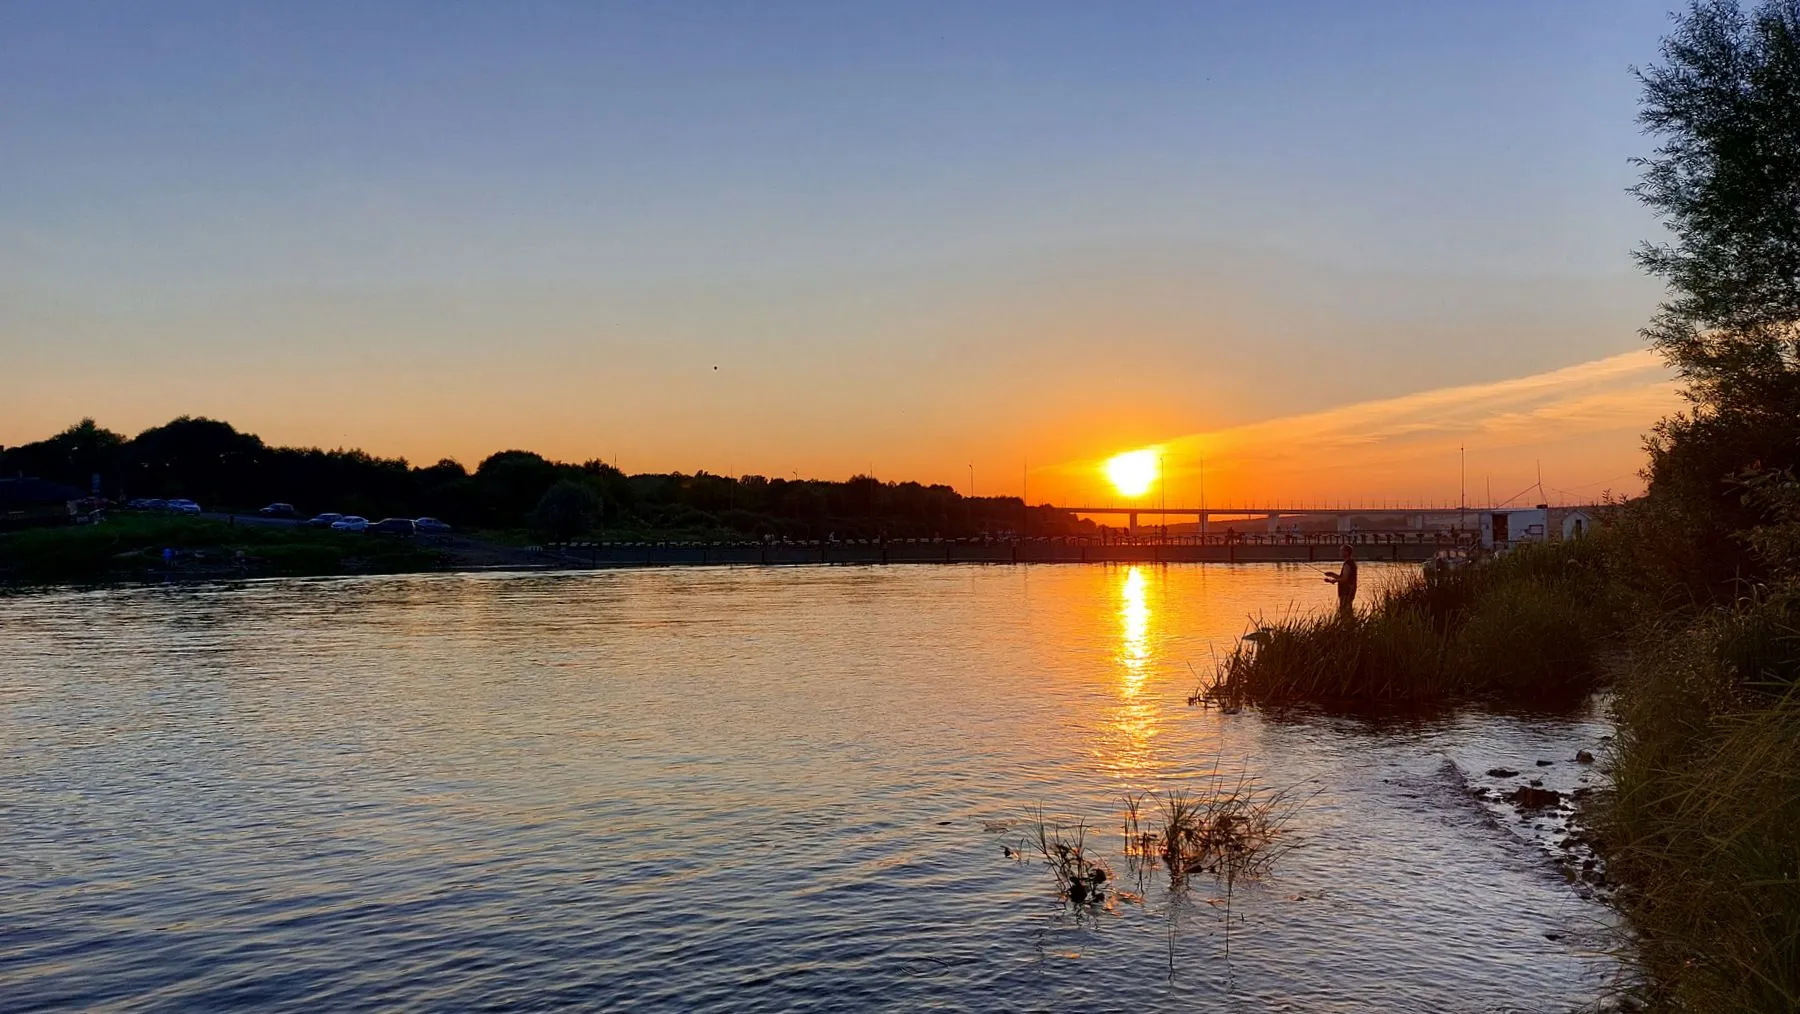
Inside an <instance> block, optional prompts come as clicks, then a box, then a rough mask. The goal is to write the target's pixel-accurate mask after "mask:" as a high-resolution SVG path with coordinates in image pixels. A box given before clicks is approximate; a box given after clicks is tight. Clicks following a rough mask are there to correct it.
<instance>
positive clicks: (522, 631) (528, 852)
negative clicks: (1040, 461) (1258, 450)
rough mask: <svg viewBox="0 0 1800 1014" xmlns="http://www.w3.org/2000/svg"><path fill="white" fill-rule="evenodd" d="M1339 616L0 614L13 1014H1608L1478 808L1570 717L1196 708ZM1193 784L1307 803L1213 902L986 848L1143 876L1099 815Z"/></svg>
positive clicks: (1159, 581)
mask: <svg viewBox="0 0 1800 1014" xmlns="http://www.w3.org/2000/svg"><path fill="white" fill-rule="evenodd" d="M1364 573H1365V577H1364V585H1365V588H1367V587H1372V586H1373V585H1375V584H1376V583H1378V582H1379V581H1380V580H1382V578H1383V573H1384V572H1383V568H1382V566H1380V565H1373V564H1371V565H1367V566H1366V567H1365V572H1364ZM1331 595H1332V589H1331V588H1330V587H1329V586H1327V585H1325V584H1324V583H1323V582H1321V581H1320V579H1319V575H1318V574H1317V573H1315V572H1314V571H1313V570H1311V569H1308V568H1306V567H1302V566H1287V565H1270V564H1260V565H1238V566H1231V565H1171V566H1166V567H1160V568H1159V567H1152V566H1129V567H1127V566H1100V565H1088V566H1081V565H1071V566H1041V567H1019V566H998V567H993V566H935V567H797V568H786V569H777V568H764V569H759V568H743V569H706V568H692V569H661V570H636V571H601V572H582V573H564V574H482V575H430V576H396V577H365V578H331V579H319V580H271V581H252V582H243V583H234V584H229V585H204V586H180V585H173V586H160V587H129V588H115V589H105V590H91V591H58V592H45V593H34V594H27V595H15V596H12V597H6V598H0V1009H5V1010H8V1011H12V1012H20V1011H35V1010H53V1009H81V1010H134V1011H135V1010H200V1009H205V1010H220V1009H256V1010H443V1011H464V1010H482V1009H502V1008H504V1009H540V1008H546V1007H572V1008H577V1009H582V1008H585V1009H636V1010H657V1011H661V1010H667V1011H677V1010H680V1011H686V1010H719V1011H725V1010H730V1011H761V1010H769V1011H773V1010H838V1009H844V1010H849V1009H890V1010H916V1009H920V1008H943V1009H956V1010H1026V1009H1046V1010H1048V1009H1055V1010H1077V1009H1082V1010H1103V1009H1104V1010H1160V1009H1181V1010H1201V1011H1226V1010H1244V1011H1253V1010H1254V1011H1261V1010H1282V1011H1286V1010H1292V1011H1363V1010H1384V1011H1385V1010H1407V1011H1498V1010H1544V1011H1566V1010H1571V1009H1574V1008H1576V1007H1577V1006H1579V1005H1581V1004H1582V1003H1584V1002H1589V1001H1592V1000H1593V998H1594V997H1595V996H1596V995H1597V994H1598V993H1599V992H1600V991H1601V990H1602V989H1603V988H1604V986H1605V984H1606V983H1607V982H1608V981H1609V979H1610V977H1612V976H1613V975H1614V974H1616V968H1615V965H1614V963H1613V962H1612V960H1611V959H1610V958H1608V957H1607V956H1606V954H1605V948H1606V946H1607V942H1608V937H1607V934H1606V927H1607V925H1608V924H1609V916H1608V911H1607V909H1606V908H1604V906H1602V905H1600V904H1599V903H1597V902H1594V901H1592V900H1589V899H1586V898H1584V897H1582V896H1581V895H1579V894H1578V893H1576V891H1575V890H1574V889H1573V888H1571V887H1570V886H1569V885H1568V884H1567V883H1565V881H1564V879H1563V877H1562V876H1561V875H1560V874H1559V873H1558V871H1557V869H1556V868H1555V866H1554V865H1553V864H1551V863H1550V862H1549V861H1548V860H1547V859H1546V858H1545V855H1544V852H1543V850H1542V849H1541V848H1540V847H1539V843H1538V841H1536V840H1534V838H1533V832H1532V827H1533V825H1531V824H1530V823H1529V822H1524V823H1521V822H1519V821H1516V820H1514V819H1511V818H1510V816H1509V815H1508V814H1507V813H1505V812H1504V811H1502V810H1496V809H1494V808H1493V807H1491V806H1488V805H1486V804H1483V803H1481V802H1478V801H1475V800H1472V799H1471V798H1470V797H1469V794H1468V793H1467V792H1466V791H1465V788H1464V777H1465V775H1466V776H1469V777H1473V778H1476V779H1479V777H1480V773H1481V772H1483V771H1484V770H1485V769H1487V768H1489V767H1491V766H1495V765H1507V766H1512V767H1521V766H1523V767H1525V768H1530V767H1531V766H1532V765H1533V763H1534V762H1535V761H1536V760H1537V759H1549V760H1553V761H1554V762H1555V763H1554V764H1553V765H1551V766H1549V767H1546V768H1544V769H1543V771H1544V773H1545V776H1546V777H1548V778H1551V779H1552V780H1553V781H1552V784H1557V783H1556V782H1555V781H1554V780H1555V779H1562V780H1563V781H1564V782H1565V783H1567V784H1566V785H1565V787H1568V786H1572V785H1573V784H1574V782H1575V781H1577V780H1580V781H1585V780H1586V779H1587V778H1588V774H1587V773H1586V772H1584V771H1579V770H1578V769H1577V767H1576V766H1575V765H1573V764H1571V763H1569V761H1568V758H1569V757H1570V755H1572V753H1573V751H1574V750H1575V749H1576V748H1577V747H1578V746H1585V747H1588V748H1594V749H1597V748H1598V747H1597V746H1596V744H1597V742H1598V740H1599V737H1600V736H1602V735H1603V734H1604V733H1605V731H1606V729H1605V726H1604V724H1603V723H1602V722H1601V721H1600V720H1599V719H1598V718H1597V717H1596V715H1595V714H1594V713H1593V712H1592V710H1591V709H1590V711H1589V712H1585V713H1582V714H1577V715H1572V716H1560V717H1559V716H1513V715H1493V714H1485V713H1476V712H1463V713H1461V714H1457V715H1453V716H1448V717H1439V718H1434V719H1429V720H1414V721H1407V722H1382V723H1374V722H1371V721H1368V720H1365V719H1356V718H1346V717H1327V716H1305V715H1300V716H1287V717H1281V718H1270V717H1265V716H1259V715H1258V714H1256V713H1254V712H1252V711H1249V710H1246V711H1245V712H1242V713H1238V714H1221V713H1220V712H1218V711H1217V710H1205V709H1201V708H1195V707H1189V706H1188V704H1187V703H1186V699H1187V697H1188V695H1189V694H1190V693H1191V692H1192V691H1193V689H1194V686H1195V683H1196V673H1197V672H1198V673H1204V672H1205V671H1206V670H1207V669H1208V668H1209V666H1210V665H1211V659H1212V658H1213V653H1214V652H1223V651H1225V650H1227V648H1228V646H1229V645H1230V644H1231V643H1232V642H1233V640H1234V639H1235V638H1236V636H1237V635H1239V634H1241V633H1242V632H1243V631H1244V630H1245V628H1246V623H1247V620H1248V618H1249V617H1251V616H1252V615H1255V614H1261V615H1269V616H1273V615H1277V614H1280V613H1282V612H1284V611H1287V610H1310V609H1320V608H1328V607H1329V605H1330V602H1331ZM1215 772H1223V774H1224V775H1225V776H1226V777H1228V778H1233V779H1235V778H1237V777H1239V775H1246V776H1248V777H1249V778H1251V779H1252V780H1254V781H1255V782H1257V783H1259V784H1263V785H1269V786H1283V787H1291V788H1293V789H1294V790H1295V791H1296V792H1297V793H1298V794H1300V795H1302V796H1303V797H1305V798H1306V800H1307V801H1306V802H1305V804H1304V806H1303V807H1302V808H1301V809H1300V810H1299V812H1298V813H1297V814H1296V815H1295V816H1294V818H1293V819H1292V821H1291V822H1290V823H1289V825H1288V828H1287V834H1288V841H1289V842H1290V843H1291V844H1293V845H1295V846H1296V847H1295V848H1294V849H1293V851H1291V852H1288V853H1287V854H1285V855H1283V856H1282V857H1281V858H1280V859H1279V861H1278V862H1277V863H1276V865H1275V866H1274V868H1273V869H1272V870H1271V871H1270V872H1269V873H1268V874H1267V875H1266V876H1265V877H1263V878H1262V879H1260V880H1258V881H1255V882H1250V883H1239V884H1237V885H1236V886H1235V887H1234V889H1233V896H1232V898H1231V900H1230V905H1229V908H1227V907H1226V906H1225V905H1224V904H1223V902H1224V898H1223V892H1222V890H1219V889H1217V888H1216V885H1213V884H1211V883H1210V882H1209V881H1207V880H1206V879H1205V878H1201V879H1197V880H1195V881H1194V882H1193V883H1192V884H1190V885H1189V887H1188V888H1187V889H1186V890H1184V891H1180V892H1176V893H1173V894H1171V893H1170V892H1169V891H1168V890H1167V888H1166V882H1159V881H1157V880H1156V878H1154V877H1151V878H1149V879H1148V880H1147V882H1146V883H1147V887H1146V889H1145V890H1144V891H1143V898H1142V900H1141V901H1135V900H1125V901H1120V902H1116V903H1115V904H1113V905H1111V906H1110V907H1086V906H1084V907H1080V908H1072V907H1071V906H1070V905H1068V904H1067V903H1066V902H1064V901H1062V900H1061V899H1059V898H1058V896H1057V893H1056V887H1055V883H1054V881H1053V879H1052V878H1051V876H1050V875H1049V874H1048V873H1047V872H1046V870H1045V869H1044V868H1043V866H1042V865H1041V864H1034V863H1029V862H1027V863H1020V862H1017V861H1014V860H1012V859H1009V858H1007V857H1005V856H1004V855H1003V854H1002V852H1003V849H1004V848H1006V847H1009V846H1014V845H1017V844H1018V843H1019V840H1020V838H1021V837H1022V836H1023V835H1024V834H1025V833H1026V830H1025V828H1024V826H1023V825H1021V823H1020V821H1021V820H1023V819H1024V818H1026V817H1027V816H1028V815H1029V814H1031V813H1032V812H1033V811H1034V810H1036V809H1037V808H1039V807H1041V808H1042V810H1043V812H1044V813H1045V814H1047V815H1051V816H1052V817H1053V818H1055V819H1060V820H1074V819H1076V818H1081V819H1084V820H1085V821H1086V822H1087V823H1088V824H1090V825H1091V826H1092V828H1093V829H1092V830H1091V831H1090V832H1089V836H1088V840H1089V842H1090V843H1091V847H1092V848H1094V849H1096V850H1097V851H1099V852H1100V853H1102V854H1103V855H1104V856H1105V857H1106V858H1107V860H1108V862H1109V863H1110V864H1111V865H1112V866H1113V867H1114V869H1115V871H1124V870H1126V869H1127V867H1128V862H1127V860H1126V857H1125V856H1124V855H1122V854H1121V849H1122V845H1123V836H1122V834H1121V832H1120V820H1121V813H1122V802H1121V800H1122V797H1123V795H1124V794H1125V793H1127V792H1141V791H1167V790H1170V789H1178V788H1187V789H1190V790H1197V789H1201V788H1203V787H1204V786H1205V785H1207V784H1208V783H1209V781H1210V779H1211V778H1212V777H1213V776H1214V774H1215ZM1539 837H1541V834H1540V835H1539ZM1132 889H1133V890H1134V891H1135V890H1136V884H1135V882H1134V883H1133V885H1132ZM1227 919H1229V920H1230V922H1229V956H1227V952H1226V948H1227V940H1226V930H1227V924H1226V920H1227Z"/></svg>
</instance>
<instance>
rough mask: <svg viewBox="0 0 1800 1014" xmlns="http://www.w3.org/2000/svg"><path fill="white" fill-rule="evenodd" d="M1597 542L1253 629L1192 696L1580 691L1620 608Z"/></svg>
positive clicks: (1442, 575)
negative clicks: (1353, 607)
mask: <svg viewBox="0 0 1800 1014" xmlns="http://www.w3.org/2000/svg"><path fill="white" fill-rule="evenodd" d="M1602 541H1603V540H1602V539H1600V538H1588V539H1581V540H1574V541H1569V542H1562V543H1552V544H1545V545H1532V546H1524V547H1521V548H1519V549H1517V550H1514V551H1513V552H1512V553H1509V554H1507V555H1506V556H1503V557H1499V558H1494V559H1489V560H1485V561H1482V562H1481V563H1479V564H1477V565H1473V566H1467V567H1463V568H1459V569H1457V570H1451V571H1442V572H1431V571H1423V570H1422V571H1420V572H1417V573H1415V574H1413V575H1410V576H1408V577H1407V578H1404V579H1402V580H1400V581H1397V582H1395V583H1393V584H1391V585H1390V586H1388V587H1386V588H1383V589H1381V590H1380V591H1379V592H1378V593H1377V594H1376V597H1375V602H1374V604H1373V605H1372V606H1370V607H1369V608H1368V609H1366V610H1364V611H1362V612H1359V613H1353V614H1347V613H1338V614H1335V615H1295V616H1289V617H1286V618H1284V619H1281V620H1278V621H1276V622H1273V623H1259V624H1258V625H1257V627H1258V629H1256V630H1255V631H1254V632H1253V633H1251V634H1250V635H1248V636H1246V638H1245V639H1244V640H1243V641H1242V642H1241V643H1240V644H1239V645H1238V646H1237V647H1236V648H1235V649H1234V650H1233V651H1232V652H1231V653H1230V654H1229V655H1227V656H1226V657H1225V658H1224V659H1223V660H1222V661H1221V662H1220V664H1219V667H1218V672H1217V674H1216V676H1215V679H1214V682H1213V683H1212V685H1211V686H1210V687H1209V688H1207V690H1206V691H1205V692H1204V693H1202V694H1201V695H1200V697H1201V698H1202V699H1203V700H1205V701H1207V702H1209V703H1217V704H1220V705H1222V706H1225V707H1227V708H1230V707H1241V706H1243V705H1244V704H1247V703H1249V704H1277V705H1279V704H1295V703H1303V702H1321V703H1330V702H1381V703H1408V702H1434V701H1442V700H1445V699H1449V698H1456V697H1469V698H1494V699H1510V700H1520V699H1541V698H1544V697H1546V696H1548V695H1553V694H1579V693H1585V692H1586V691H1588V690H1590V689H1592V687H1593V686H1594V685H1595V683H1596V682H1597V680H1598V677H1599V674H1600V666H1599V662H1600V659H1601V658H1602V655H1603V652H1604V650H1605V648H1606V645H1607V642H1608V639H1609V633H1610V631H1611V630H1612V629H1613V628H1614V627H1615V626H1616V617H1617V615H1618V614H1619V612H1620V609H1621V602H1622V599H1621V597H1620V595H1619V594H1618V592H1617V591H1616V589H1615V586H1614V583H1613V581H1612V580H1611V578H1610V575H1609V573H1608V561H1607V556H1606V553H1605V549H1604V546H1603V545H1602V544H1601V543H1602Z"/></svg>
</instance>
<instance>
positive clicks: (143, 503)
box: [125, 496, 163, 511]
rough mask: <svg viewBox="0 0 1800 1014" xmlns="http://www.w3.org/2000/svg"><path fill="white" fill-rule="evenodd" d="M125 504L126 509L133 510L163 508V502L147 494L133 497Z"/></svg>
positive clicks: (157, 509) (156, 509)
mask: <svg viewBox="0 0 1800 1014" xmlns="http://www.w3.org/2000/svg"><path fill="white" fill-rule="evenodd" d="M125 506H126V508H127V509H130V510H134V511H159V510H162V509H163V502H162V501H161V500H155V499H152V498H150V497H147V496H140V497H136V498H134V499H133V500H132V501H131V502H129V503H127V504H126V505H125Z"/></svg>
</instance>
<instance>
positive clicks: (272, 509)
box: [256, 503, 300, 518]
mask: <svg viewBox="0 0 1800 1014" xmlns="http://www.w3.org/2000/svg"><path fill="white" fill-rule="evenodd" d="M256 513H258V514H261V515H262V516H263V517H265V518H297V517H299V516H300V512H299V511H297V510H295V509H294V505H293V504H291V503H272V504H270V505H269V506H267V507H264V508H263V509H261V510H259V511H257V512H256Z"/></svg>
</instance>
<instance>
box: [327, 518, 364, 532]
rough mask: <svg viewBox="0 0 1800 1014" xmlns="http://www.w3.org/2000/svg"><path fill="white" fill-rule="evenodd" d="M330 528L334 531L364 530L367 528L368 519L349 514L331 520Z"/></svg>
mask: <svg viewBox="0 0 1800 1014" xmlns="http://www.w3.org/2000/svg"><path fill="white" fill-rule="evenodd" d="M331 530H332V531H334V532H366V531H368V530H369V519H368V518H363V517H357V516H356V515H355V514H350V515H347V516H345V517H341V518H338V519H337V520H336V521H333V522H332V523H331Z"/></svg>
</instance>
